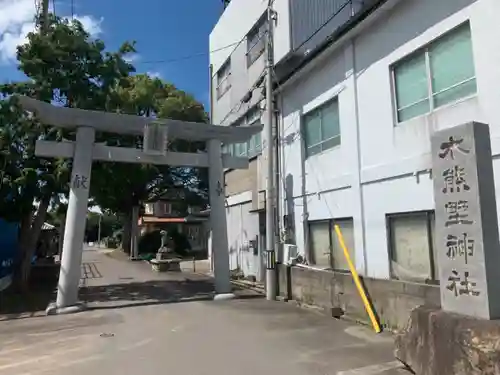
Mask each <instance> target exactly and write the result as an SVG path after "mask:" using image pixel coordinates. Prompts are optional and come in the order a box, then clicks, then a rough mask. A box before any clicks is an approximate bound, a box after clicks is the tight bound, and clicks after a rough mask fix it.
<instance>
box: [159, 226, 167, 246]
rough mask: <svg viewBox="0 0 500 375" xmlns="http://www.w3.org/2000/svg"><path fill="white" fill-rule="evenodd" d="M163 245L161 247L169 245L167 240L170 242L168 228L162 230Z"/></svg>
mask: <svg viewBox="0 0 500 375" xmlns="http://www.w3.org/2000/svg"><path fill="white" fill-rule="evenodd" d="M160 234H161V246H160V249H163V248H164V247H167V242H168V232H167V231H166V230H161V231H160Z"/></svg>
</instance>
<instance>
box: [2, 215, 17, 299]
mask: <svg viewBox="0 0 500 375" xmlns="http://www.w3.org/2000/svg"><path fill="white" fill-rule="evenodd" d="M18 230H19V225H18V224H17V223H10V222H8V221H5V220H3V219H0V291H2V290H4V289H6V288H8V287H9V285H10V283H11V282H12V272H13V270H14V262H15V260H16V254H17V241H18Z"/></svg>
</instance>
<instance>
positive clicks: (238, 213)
mask: <svg viewBox="0 0 500 375" xmlns="http://www.w3.org/2000/svg"><path fill="white" fill-rule="evenodd" d="M267 4H268V0H252V1H249V0H232V1H231V2H230V3H229V4H228V5H227V7H226V9H225V10H224V12H223V14H222V15H221V17H220V19H219V21H218V23H217V24H216V26H215V27H214V29H213V31H212V33H211V34H210V51H214V52H212V53H211V55H210V64H211V71H212V77H211V85H212V89H211V116H212V119H211V120H212V123H214V124H218V125H228V126H245V125H251V124H255V123H256V122H260V121H261V117H263V114H264V103H263V99H264V96H263V95H264V93H263V92H264V84H265V71H264V70H265V56H264V55H265V53H264V49H265V37H266V30H267V16H266V12H267ZM274 8H275V9H276V11H277V12H278V14H279V16H278V17H279V18H278V20H277V23H276V26H275V48H274V55H275V59H276V60H277V61H280V60H281V59H282V58H283V57H284V56H286V55H287V54H288V52H289V50H290V34H289V30H290V28H289V24H288V15H289V11H288V0H275V1H274ZM265 143H266V142H265V140H263V139H262V137H261V135H260V134H259V135H257V136H255V137H253V138H252V139H251V140H250V142H248V143H247V144H237V145H224V151H225V152H228V153H233V154H235V155H238V156H245V155H247V156H248V157H249V159H250V166H249V169H247V170H228V171H226V173H225V180H226V181H225V183H226V195H227V207H228V208H227V215H228V216H227V221H228V236H229V238H228V240H229V251H230V266H231V269H232V270H233V271H234V270H240V271H241V272H243V273H244V274H245V276H254V277H255V278H256V279H258V280H262V278H263V277H264V272H263V269H264V265H263V251H264V247H265V212H264V210H265V203H264V202H265V194H264V189H265V179H264V176H263V173H262V172H261V169H263V167H264V165H263V157H262V156H261V155H262V149H263V144H265Z"/></svg>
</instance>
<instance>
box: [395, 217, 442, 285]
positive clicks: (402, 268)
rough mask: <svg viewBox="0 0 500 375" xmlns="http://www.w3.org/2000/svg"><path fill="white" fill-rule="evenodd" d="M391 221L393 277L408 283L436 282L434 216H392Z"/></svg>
mask: <svg viewBox="0 0 500 375" xmlns="http://www.w3.org/2000/svg"><path fill="white" fill-rule="evenodd" d="M387 219H388V229H389V245H390V248H389V253H390V259H391V274H392V277H393V278H395V279H399V280H406V281H417V282H433V281H436V280H437V279H438V272H437V261H436V254H435V246H434V213H433V212H431V211H425V212H412V213H405V214H396V215H388V216H387Z"/></svg>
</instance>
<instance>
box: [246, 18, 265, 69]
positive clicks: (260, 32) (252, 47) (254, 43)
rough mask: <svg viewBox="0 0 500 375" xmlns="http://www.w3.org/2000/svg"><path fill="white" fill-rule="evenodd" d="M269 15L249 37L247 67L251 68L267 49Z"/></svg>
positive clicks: (254, 28) (258, 23)
mask: <svg viewBox="0 0 500 375" xmlns="http://www.w3.org/2000/svg"><path fill="white" fill-rule="evenodd" d="M266 34H267V13H265V14H264V15H263V16H262V17H261V18H260V20H259V21H258V22H257V24H256V25H255V26H254V27H253V28H252V30H250V32H249V33H248V35H247V67H249V66H251V65H252V64H253V63H254V61H255V60H257V59H258V58H259V57H260V56H261V55H262V54H263V53H264V51H265V49H266Z"/></svg>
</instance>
